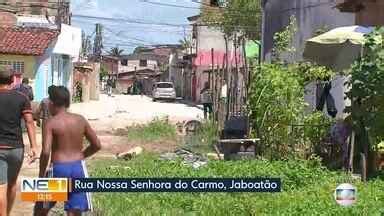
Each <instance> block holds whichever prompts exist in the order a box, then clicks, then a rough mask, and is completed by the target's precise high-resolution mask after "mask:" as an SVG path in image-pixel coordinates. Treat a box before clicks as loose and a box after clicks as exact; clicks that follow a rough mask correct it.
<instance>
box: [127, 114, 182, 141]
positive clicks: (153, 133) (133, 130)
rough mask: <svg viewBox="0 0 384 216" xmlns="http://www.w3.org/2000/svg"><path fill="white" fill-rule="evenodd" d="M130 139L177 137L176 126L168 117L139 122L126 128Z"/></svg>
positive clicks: (158, 139) (146, 139) (154, 139)
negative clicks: (143, 122) (144, 122)
mask: <svg viewBox="0 0 384 216" xmlns="http://www.w3.org/2000/svg"><path fill="white" fill-rule="evenodd" d="M126 133H127V136H128V138H129V139H130V140H137V141H146V142H154V141H160V140H166V139H169V140H174V139H176V138H177V135H176V127H175V126H174V125H172V124H171V123H170V122H169V121H168V119H167V118H155V119H153V120H152V121H151V122H149V123H148V124H137V125H133V126H130V127H127V129H126Z"/></svg>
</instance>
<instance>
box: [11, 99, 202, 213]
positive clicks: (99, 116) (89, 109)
mask: <svg viewBox="0 0 384 216" xmlns="http://www.w3.org/2000/svg"><path fill="white" fill-rule="evenodd" d="M70 110H71V112H74V113H78V114H81V115H83V116H85V117H86V118H87V119H88V120H89V121H90V124H91V125H92V127H94V129H95V130H96V132H97V134H98V136H99V138H100V140H101V142H102V145H103V150H102V151H101V152H100V153H98V154H97V156H95V158H91V159H89V160H93V159H96V158H97V159H100V158H113V157H114V155H115V154H116V153H118V152H121V151H124V150H127V149H130V148H132V147H134V146H137V145H140V144H137V143H132V142H130V141H129V140H128V139H127V138H126V137H124V136H116V135H115V134H114V133H112V131H113V130H116V129H119V128H125V127H126V126H129V125H132V124H142V123H145V122H148V121H150V120H152V119H153V118H156V117H165V116H167V117H168V118H169V119H170V121H172V122H175V123H176V122H182V121H185V120H191V119H197V118H201V117H202V111H201V109H200V108H199V107H196V106H192V105H187V104H184V103H178V102H176V103H167V102H152V100H151V99H150V98H148V97H145V96H144V97H141V96H127V95H116V96H115V97H108V96H107V95H101V97H100V100H99V101H91V102H87V103H79V104H73V105H72V106H71V109H70ZM37 133H38V135H37V138H38V140H37V142H38V144H39V146H40V144H41V132H40V130H38V132H37ZM24 140H25V143H26V145H29V144H28V139H27V136H25V137H24ZM38 166H39V164H38V162H35V163H33V164H28V163H26V162H25V163H24V165H23V167H22V169H21V173H20V177H35V176H37V175H38ZM16 199H17V200H16V203H15V206H14V208H13V212H12V213H11V216H30V215H32V209H33V204H32V203H27V202H22V201H21V200H20V196H19V193H18V196H17V198H16Z"/></svg>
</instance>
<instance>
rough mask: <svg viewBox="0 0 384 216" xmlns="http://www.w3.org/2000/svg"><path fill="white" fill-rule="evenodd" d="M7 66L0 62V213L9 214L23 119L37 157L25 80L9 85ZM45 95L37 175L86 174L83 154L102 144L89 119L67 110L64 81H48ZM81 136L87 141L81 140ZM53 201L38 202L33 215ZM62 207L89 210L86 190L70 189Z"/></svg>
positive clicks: (33, 156)
mask: <svg viewBox="0 0 384 216" xmlns="http://www.w3.org/2000/svg"><path fill="white" fill-rule="evenodd" d="M12 80H13V73H12V70H11V69H9V68H6V67H2V68H0V216H7V215H10V212H11V209H12V205H13V203H14V201H15V197H16V190H17V178H18V175H19V172H20V169H21V167H22V164H23V160H24V142H23V129H22V122H24V124H25V129H26V131H27V133H28V138H29V143H30V148H29V154H28V155H29V161H28V162H29V163H33V162H34V161H36V159H38V145H37V142H36V131H35V122H34V118H33V116H34V115H33V114H34V113H33V110H32V107H31V100H33V93H32V89H31V88H30V87H28V86H29V85H28V83H27V80H24V82H23V84H21V85H20V86H19V87H16V88H15V86H14V85H12V82H13V81H12ZM48 95H49V97H48V98H46V99H44V100H43V101H42V103H41V104H40V107H39V109H38V112H39V113H40V115H39V116H40V118H41V120H42V124H41V127H42V144H41V153H40V166H39V167H40V168H39V174H38V175H39V177H57V178H86V177H88V176H87V170H86V167H85V163H84V159H85V158H88V157H90V156H91V155H93V154H95V153H96V152H97V151H99V150H100V149H101V143H100V141H99V139H98V137H97V136H96V133H95V132H94V130H93V129H92V128H91V126H90V125H89V123H88V121H87V120H86V119H85V118H84V117H82V116H80V115H77V114H72V113H70V112H68V111H67V109H68V108H69V106H70V93H69V91H68V89H67V88H66V87H64V86H50V87H49V89H48ZM84 137H85V138H86V139H87V140H88V141H89V143H90V145H88V146H86V147H85V146H84V145H83V140H84ZM54 205H55V203H53V202H49V203H48V202H37V203H36V204H35V208H34V215H38V216H42V215H47V214H48V212H49V210H50V209H51V208H52V207H53V206H54ZM64 209H65V211H66V212H67V215H81V213H82V212H86V211H90V210H91V209H92V204H91V200H90V196H89V194H88V193H69V197H68V201H67V202H65V205H64Z"/></svg>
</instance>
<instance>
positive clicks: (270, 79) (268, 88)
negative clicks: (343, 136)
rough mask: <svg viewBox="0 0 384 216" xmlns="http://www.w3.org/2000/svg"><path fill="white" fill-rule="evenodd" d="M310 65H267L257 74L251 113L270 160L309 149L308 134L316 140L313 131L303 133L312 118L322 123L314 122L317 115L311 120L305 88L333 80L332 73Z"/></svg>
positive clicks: (250, 103)
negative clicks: (320, 81)
mask: <svg viewBox="0 0 384 216" xmlns="http://www.w3.org/2000/svg"><path fill="white" fill-rule="evenodd" d="M309 65H310V64H304V63H300V64H290V65H282V64H264V65H262V67H261V68H260V69H259V70H258V71H255V74H254V76H253V80H252V83H251V91H250V96H249V110H250V111H251V124H252V127H253V128H254V133H255V135H256V136H257V137H259V138H261V143H262V146H261V147H262V148H263V149H262V151H263V152H264V153H265V154H266V155H267V157H270V158H272V159H279V158H286V157H289V156H292V155H293V156H295V155H296V152H297V147H299V146H301V147H302V148H307V146H306V145H305V140H303V138H304V137H305V135H307V134H305V133H309V135H311V136H312V137H311V138H314V134H313V131H312V132H311V131H310V130H308V129H307V130H306V131H304V129H303V126H304V128H305V126H306V125H305V124H306V122H305V121H309V120H310V118H313V119H312V120H313V121H315V120H320V119H316V118H315V116H316V115H317V114H313V115H309V117H308V116H307V114H306V112H305V110H306V107H307V106H308V104H306V103H305V101H304V93H305V86H306V85H307V84H308V83H309V82H311V81H313V80H316V79H325V78H326V77H327V78H331V77H332V75H333V73H332V72H331V71H329V70H327V69H326V68H324V67H318V66H313V65H312V66H311V67H310V66H309ZM311 116H312V117H311ZM308 123H311V124H312V123H314V122H308ZM296 126H301V127H296ZM323 130H327V128H325V129H323ZM310 141H311V140H310ZM302 150H303V149H302ZM301 152H302V151H301ZM300 154H301V153H300Z"/></svg>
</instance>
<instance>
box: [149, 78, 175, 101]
mask: <svg viewBox="0 0 384 216" xmlns="http://www.w3.org/2000/svg"><path fill="white" fill-rule="evenodd" d="M152 98H153V101H156V100H161V99H166V100H172V101H174V100H176V90H175V87H174V85H173V83H171V82H157V83H155V84H153V90H152Z"/></svg>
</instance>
